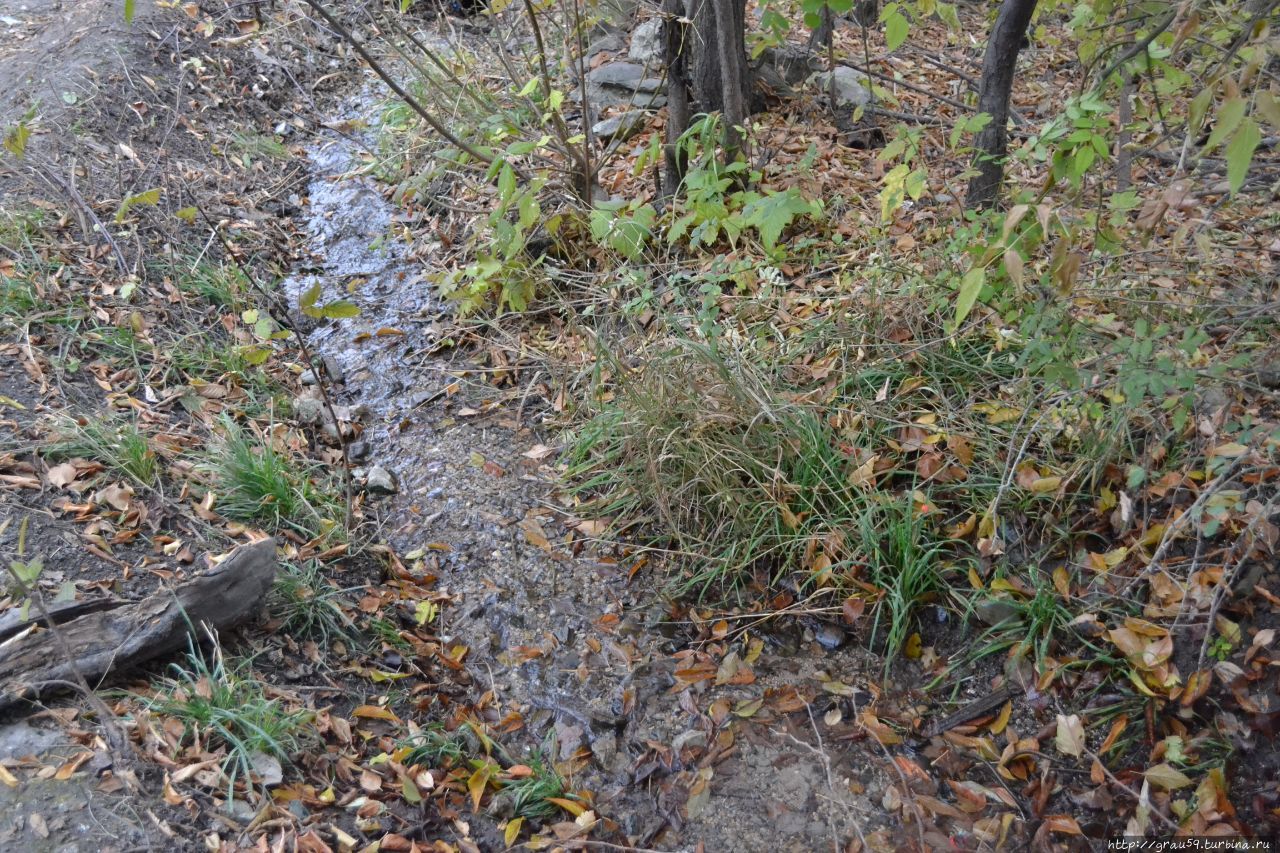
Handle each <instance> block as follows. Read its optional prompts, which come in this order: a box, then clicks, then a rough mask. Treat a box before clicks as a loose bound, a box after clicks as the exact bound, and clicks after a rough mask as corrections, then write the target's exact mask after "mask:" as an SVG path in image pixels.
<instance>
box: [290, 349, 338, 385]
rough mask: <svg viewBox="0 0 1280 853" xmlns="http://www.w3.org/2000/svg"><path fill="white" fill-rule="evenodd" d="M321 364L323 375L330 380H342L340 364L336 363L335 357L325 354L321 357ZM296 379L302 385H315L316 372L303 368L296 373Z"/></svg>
mask: <svg viewBox="0 0 1280 853" xmlns="http://www.w3.org/2000/svg"><path fill="white" fill-rule="evenodd" d="M321 364H323V365H324V375H325V377H326V378H327V379H328V380H329V381H330V382H341V381H342V366H341V365H340V364H338V360H337V359H336V358H334V357H333V356H331V355H326V356H324V358H322V359H321ZM298 381H299V382H301V383H302V384H303V385H315V384H316V372H315V371H314V370H311V369H307V370H304V371H302V373H300V374H299V375H298Z"/></svg>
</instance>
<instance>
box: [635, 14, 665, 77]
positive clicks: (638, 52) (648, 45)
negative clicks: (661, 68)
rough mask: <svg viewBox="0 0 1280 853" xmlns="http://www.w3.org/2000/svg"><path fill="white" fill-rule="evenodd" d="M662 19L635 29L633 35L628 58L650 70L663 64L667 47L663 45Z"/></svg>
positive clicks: (646, 22)
mask: <svg viewBox="0 0 1280 853" xmlns="http://www.w3.org/2000/svg"><path fill="white" fill-rule="evenodd" d="M662 36H663V33H662V19H661V18H651V19H650V20H648V21H645V22H644V23H643V24H641V25H640V26H638V27H636V28H635V32H633V33H632V34H631V47H630V48H628V50H627V57H628V58H630V59H631V61H632V62H639V63H640V64H641V65H647V66H649V67H650V68H653V67H655V66H658V65H661V64H662V57H663V55H664V54H665V49H666V45H664V44H663V38H662Z"/></svg>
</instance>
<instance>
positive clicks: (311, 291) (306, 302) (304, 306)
mask: <svg viewBox="0 0 1280 853" xmlns="http://www.w3.org/2000/svg"><path fill="white" fill-rule="evenodd" d="M319 298H320V282H316V283H315V284H313V285H311V286H310V287H308V288H307V290H306V292H305V293H303V294H302V295H301V296H299V297H298V308H300V309H301V310H302V313H303V314H306V315H307V316H308V317H318V316H320V315H319V314H316V313H313V312H314V311H315V307H316V300H317V299H319Z"/></svg>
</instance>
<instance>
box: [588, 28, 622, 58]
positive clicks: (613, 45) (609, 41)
mask: <svg viewBox="0 0 1280 853" xmlns="http://www.w3.org/2000/svg"><path fill="white" fill-rule="evenodd" d="M622 47H623V45H622V39H621V38H620V37H619V36H618V35H617V34H615V33H609V34H608V35H606V36H602V37H601V38H598V39H596V40H595V41H593V42H591V44H589V45H587V49H586V57H587V59H590V58H591V57H593V56H595V55H596V54H598V53H615V54H616V53H621V52H622Z"/></svg>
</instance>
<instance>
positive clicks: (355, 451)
mask: <svg viewBox="0 0 1280 853" xmlns="http://www.w3.org/2000/svg"><path fill="white" fill-rule="evenodd" d="M370 453H372V448H370V447H369V442H367V441H363V440H362V441H353V442H351V443H350V444H348V445H347V458H348V459H349V460H351V461H352V462H365V461H368V459H369V454H370Z"/></svg>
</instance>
